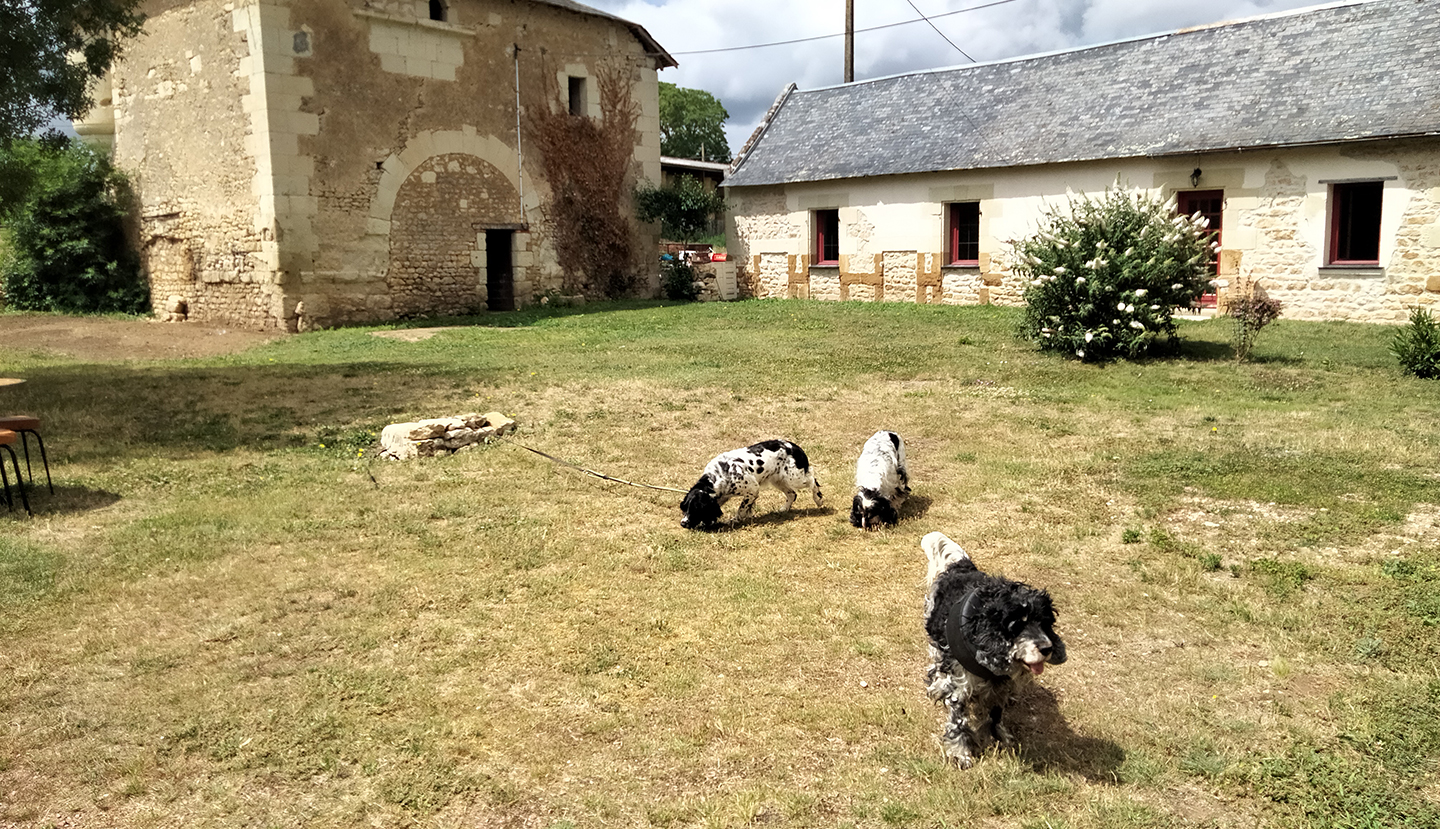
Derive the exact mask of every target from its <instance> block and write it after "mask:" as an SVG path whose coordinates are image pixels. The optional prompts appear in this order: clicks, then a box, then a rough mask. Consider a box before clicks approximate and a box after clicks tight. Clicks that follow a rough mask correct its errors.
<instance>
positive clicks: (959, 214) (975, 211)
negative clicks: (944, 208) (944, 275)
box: [945, 201, 980, 268]
mask: <svg viewBox="0 0 1440 829" xmlns="http://www.w3.org/2000/svg"><path fill="white" fill-rule="evenodd" d="M948 213H949V214H950V215H949V218H948V219H947V220H946V228H947V232H946V235H945V243H946V244H945V250H946V251H947V252H948V253H949V256H948V257H946V258H947V259H948V260H949V263H950V264H951V265H962V266H965V267H971V268H975V267H979V266H980V202H978V201H963V202H956V203H955V204H952V205H949V207H948Z"/></svg>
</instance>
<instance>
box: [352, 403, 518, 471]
mask: <svg viewBox="0 0 1440 829" xmlns="http://www.w3.org/2000/svg"><path fill="white" fill-rule="evenodd" d="M513 431H515V421H514V420H512V419H511V418H508V417H506V416H505V415H503V414H500V413H499V412H487V413H485V414H483V415H482V414H475V413H474V412H471V413H469V414H462V415H455V416H454V417H437V418H432V419H429V420H418V421H415V422H412V423H392V424H390V425H389V426H386V427H385V428H384V429H383V430H382V431H381V432H380V457H382V458H385V459H387V460H392V461H403V460H408V459H410V458H414V457H430V456H433V455H448V454H451V453H454V452H458V451H460V450H462V449H469V448H470V447H472V446H474V445H476V444H478V443H485V442H487V441H489V440H492V439H494V438H498V437H501V436H503V435H507V434H509V433H511V432H513Z"/></svg>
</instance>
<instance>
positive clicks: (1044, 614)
mask: <svg viewBox="0 0 1440 829" xmlns="http://www.w3.org/2000/svg"><path fill="white" fill-rule="evenodd" d="M1039 592H1040V595H1039V597H1038V598H1037V599H1036V601H1035V610H1036V615H1037V617H1038V618H1039V620H1040V627H1041V629H1043V630H1044V631H1045V635H1046V636H1048V637H1050V647H1051V651H1050V655H1049V656H1047V657H1046V658H1045V661H1046V662H1049V663H1050V664H1051V665H1059V664H1060V663H1062V662H1064V661H1065V660H1066V659H1067V657H1066V655H1065V640H1063V639H1061V638H1060V634H1058V633H1056V632H1055V620H1056V619H1058V618H1060V611H1058V610H1056V609H1055V604H1054V602H1052V601H1051V600H1050V594H1049V593H1047V592H1045V591H1044V590H1041V591H1039Z"/></svg>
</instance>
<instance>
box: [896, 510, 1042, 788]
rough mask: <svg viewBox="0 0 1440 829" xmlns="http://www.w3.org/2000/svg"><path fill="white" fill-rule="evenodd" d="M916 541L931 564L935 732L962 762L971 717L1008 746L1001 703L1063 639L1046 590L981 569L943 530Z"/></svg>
mask: <svg viewBox="0 0 1440 829" xmlns="http://www.w3.org/2000/svg"><path fill="white" fill-rule="evenodd" d="M920 547H921V549H923V550H924V551H925V556H926V559H927V560H928V563H929V567H928V570H927V573H926V595H925V633H926V635H927V636H928V637H929V640H930V660H931V664H930V668H929V670H928V671H927V672H926V678H927V680H928V688H927V690H926V693H927V694H928V695H929V697H930V699H932V700H934V701H935V702H937V703H943V704H944V705H945V706H946V708H947V709H948V710H949V721H948V722H947V723H946V725H945V730H944V732H943V734H942V735H941V737H940V743H941V746H942V747H943V749H944V752H945V756H946V757H947V758H948V759H951V760H954V761H955V762H956V763H957V764H958V765H959V766H960V768H962V769H968V768H970V767H971V766H973V765H974V764H975V756H976V754H978V753H979V750H980V743H979V739H978V737H977V734H976V729H975V724H976V723H981V724H984V725H986V726H987V729H986V730H988V731H989V733H990V736H991V737H993V738H994V740H995V742H996V743H997V744H998V745H1000V746H1001V747H1009V746H1012V745H1014V743H1015V738H1014V736H1013V735H1011V733H1010V731H1009V729H1007V728H1006V727H1005V726H1004V725H1003V724H1002V723H1001V716H1002V714H1003V713H1004V711H1005V706H1007V705H1009V704H1010V702H1011V701H1012V700H1013V699H1014V695H1015V691H1016V690H1017V688H1019V687H1020V684H1021V683H1024V682H1029V681H1031V679H1032V678H1033V677H1036V676H1039V675H1040V673H1041V672H1042V671H1044V670H1045V666H1046V665H1059V664H1061V663H1063V662H1064V661H1065V643H1064V641H1062V640H1061V639H1060V636H1059V635H1058V634H1057V633H1056V632H1055V618H1056V613H1055V608H1054V606H1053V605H1052V604H1051V601H1050V594H1049V593H1046V592H1045V591H1044V590H1040V589H1038V588H1035V587H1031V586H1030V585H1028V584H1021V583H1020V582H1015V581H1011V580H1009V579H1006V578H1002V577H1000V576H990V575H986V574H985V573H982V572H980V570H979V568H977V567H976V566H975V564H974V562H972V561H971V560H970V556H969V555H968V554H967V553H966V552H965V550H964V548H962V547H961V546H960V545H959V544H956V543H955V542H954V541H951V540H950V539H949V538H948V537H946V536H945V534H944V533H938V532H933V533H930V534H929V535H927V536H925V537H924V538H923V539H922V540H921V541H920Z"/></svg>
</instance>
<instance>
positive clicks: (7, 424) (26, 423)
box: [0, 415, 55, 495]
mask: <svg viewBox="0 0 1440 829" xmlns="http://www.w3.org/2000/svg"><path fill="white" fill-rule="evenodd" d="M0 429H8V430H10V431H12V432H18V433H19V434H20V445H21V446H22V447H24V449H25V471H26V472H29V473H30V485H31V486H34V485H35V473H34V472H33V471H31V469H30V439H29V437H27V436H28V435H34V436H35V442H36V443H38V444H40V461H41V463H43V464H45V483H46V485H47V486H49V487H50V494H51V495H54V494H55V484H54V483H53V482H52V481H51V480H50V458H49V457H47V456H46V454H45V440H44V439H43V438H41V437H40V418H38V417H29V416H28V415H10V416H9V417H0ZM10 451H11V453H12V454H13V453H14V451H15V450H13V449H12V450H10ZM15 474H17V475H18V474H20V473H19V472H18V470H17V472H16V473H15Z"/></svg>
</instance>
